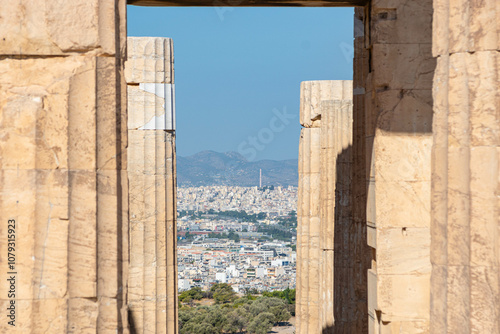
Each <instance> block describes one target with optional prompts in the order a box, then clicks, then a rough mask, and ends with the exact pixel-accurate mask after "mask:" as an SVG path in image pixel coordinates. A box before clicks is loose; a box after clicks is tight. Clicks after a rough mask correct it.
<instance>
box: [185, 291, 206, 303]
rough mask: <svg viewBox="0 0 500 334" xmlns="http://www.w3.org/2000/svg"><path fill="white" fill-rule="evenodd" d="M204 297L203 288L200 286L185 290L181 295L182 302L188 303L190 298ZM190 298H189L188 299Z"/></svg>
mask: <svg viewBox="0 0 500 334" xmlns="http://www.w3.org/2000/svg"><path fill="white" fill-rule="evenodd" d="M202 298H203V290H202V289H201V288H199V287H194V288H191V289H189V290H186V291H183V292H182V293H181V294H180V295H179V300H180V301H181V302H185V303H188V302H189V301H190V300H193V299H194V300H201V299H202ZM188 299H189V300H188Z"/></svg>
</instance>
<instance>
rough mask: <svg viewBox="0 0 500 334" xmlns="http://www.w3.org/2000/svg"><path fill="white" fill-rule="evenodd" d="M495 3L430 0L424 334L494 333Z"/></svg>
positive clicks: (498, 26) (498, 73) (499, 61)
mask: <svg viewBox="0 0 500 334" xmlns="http://www.w3.org/2000/svg"><path fill="white" fill-rule="evenodd" d="M499 31H500V7H499V4H498V1H495V0H489V1H482V2H474V1H447V0H434V20H433V46H432V52H433V55H434V56H435V57H437V68H436V72H435V75H434V83H433V85H434V86H433V98H434V115H435V116H434V121H433V164H432V234H431V235H432V239H431V261H432V276H431V329H430V331H431V333H469V332H470V333H500V324H499V322H500V314H499V312H500V311H499V303H500V286H499V284H500V272H499V261H500V256H499V223H498V221H499V218H498V214H499V201H498V195H499V189H500V188H499V143H500V123H499V121H500V116H499V115H500V113H499V112H500V95H499V84H500V80H499V78H500V56H499V54H500V52H499V49H500V39H499V35H498V33H499Z"/></svg>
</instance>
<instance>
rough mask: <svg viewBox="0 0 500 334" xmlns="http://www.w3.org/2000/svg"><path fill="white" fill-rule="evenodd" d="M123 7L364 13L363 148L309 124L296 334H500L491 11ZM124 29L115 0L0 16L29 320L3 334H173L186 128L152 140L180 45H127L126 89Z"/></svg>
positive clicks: (358, 77)
mask: <svg viewBox="0 0 500 334" xmlns="http://www.w3.org/2000/svg"><path fill="white" fill-rule="evenodd" d="M129 2H130V3H131V4H134V5H157V6H160V5H165V6H170V5H200V4H205V5H211V6H224V5H236V6H252V5H257V6H265V5H284V6H286V5H293V6H348V5H352V6H357V8H356V9H355V20H354V22H355V24H354V37H355V40H354V77H353V84H352V96H351V100H352V139H351V140H352V141H351V143H350V144H349V141H348V140H347V141H345V140H346V138H343V137H342V138H339V139H338V140H340V141H332V142H330V141H329V139H326V138H331V137H328V135H325V133H326V134H333V133H337V134H338V133H344V132H342V131H343V130H342V131H340V129H335V128H329V127H328V126H334V127H335V126H336V124H344V123H342V122H340V123H335V121H333V122H332V121H326V120H327V119H328V117H330V116H332V115H333V114H332V113H326V110H341V109H342V107H340V106H339V105H338V103H337V102H335V99H331V98H328V99H327V100H328V101H329V102H328V101H326V102H325V103H324V104H322V105H320V107H321V108H320V109H321V113H320V111H319V110H320V109H317V110H316V111H314V112H315V113H316V114H315V115H312V114H310V115H308V116H307V117H306V118H302V121H303V125H304V126H305V127H304V129H303V130H302V136H303V138H302V140H301V144H300V145H301V147H300V150H301V155H300V163H299V164H300V170H301V181H300V182H301V189H300V190H299V192H300V196H301V198H302V199H308V200H305V201H301V202H300V205H301V208H300V215H299V216H300V219H301V224H300V226H299V227H298V230H299V239H300V240H299V244H298V252H299V258H300V259H301V261H300V262H299V263H298V265H297V266H298V272H299V277H297V282H298V283H297V284H298V285H297V298H298V305H297V312H298V315H299V317H298V320H297V321H298V326H299V328H300V331H301V332H304V331H303V328H307V333H322V332H323V333H328V332H334V333H345V332H350V333H434V334H441V333H469V332H477V333H499V332H500V328H499V326H500V325H499V319H500V315H499V310H500V273H499V271H498V270H499V269H498V268H499V261H500V255H499V252H498V250H499V247H500V245H499V234H500V232H499V202H498V193H499V190H498V189H499V162H498V152H499V149H498V145H499V137H500V135H499V124H500V119H499V117H500V116H499V115H500V113H499V108H500V96H499V89H498V87H499V77H500V72H499V71H500V65H499V64H500V58H499V57H500V56H499V49H500V42H499V41H500V38H499V31H500V28H499V25H500V6H499V2H498V1H497V0H484V1H465V0H457V1H451V0H424V1H416V0H411V1H404V2H403V1H394V0H374V1H370V2H369V1H362V0H341V1H340V0H339V1H336V0H320V1H309V0H302V1H295V0H290V1H278V0H269V1H267V0H259V1H252V2H251V1H238V2H231V3H225V2H224V1H215V2H204V1H202V0H199V1H198V0H196V1H194V0H193V1H190V0H168V1H167V0H165V1H162V0H129ZM125 23H126V2H125V1H124V0H85V1H57V0H37V1H35V0H27V1H22V2H21V1H1V5H0V34H1V36H0V55H1V56H0V157H1V158H0V217H1V221H2V225H1V226H2V227H1V228H0V240H1V241H0V253H1V254H2V256H1V257H0V265H1V267H2V268H6V265H7V263H8V262H10V260H9V258H8V257H6V254H8V243H7V242H6V241H7V240H8V239H9V234H12V233H9V229H8V228H7V226H8V225H7V223H8V222H9V220H10V221H15V222H16V232H15V234H16V237H15V239H16V257H15V258H16V266H15V270H16V271H15V272H16V275H17V276H16V278H17V280H16V292H17V294H16V297H15V302H16V306H17V310H18V313H17V318H16V327H15V329H13V328H12V327H8V326H9V325H8V324H7V321H2V322H1V323H0V332H6V331H14V332H16V331H17V332H20V333H28V332H31V333H96V332H98V333H128V332H130V331H136V330H139V331H141V329H140V328H142V330H143V331H144V332H145V331H148V332H157V333H165V332H167V333H169V334H171V333H175V332H176V331H177V328H176V326H175V323H176V310H175V307H176V296H175V239H174V238H175V202H174V201H175V132H174V130H175V129H174V128H167V127H166V126H165V128H157V127H156V124H157V123H156V120H157V119H160V118H161V117H160V116H161V110H166V109H162V108H163V105H164V104H165V108H167V105H168V103H172V99H173V93H172V92H173V74H172V75H171V74H167V72H168V71H167V69H168V66H170V65H167V64H171V63H170V61H171V59H172V58H171V57H172V55H171V53H170V54H169V53H168V52H169V50H170V52H171V48H170V47H169V45H171V42H170V40H168V39H151V40H150V42H140V39H139V40H137V41H134V42H131V43H130V44H129V48H132V45H136V47H135V49H132V50H129V52H133V54H134V55H133V56H131V57H132V58H133V57H136V62H135V65H133V66H132V67H131V68H134V66H135V68H136V69H138V68H139V67H140V66H145V67H144V68H143V70H144V71H143V72H142V73H137V76H135V77H134V76H133V75H132V76H130V77H129V73H128V72H127V82H128V84H127V83H126V82H125V74H124V73H125V72H124V70H125V60H126V58H127V54H126V29H125V27H126V24H125ZM141 43H143V44H141ZM148 43H151V44H148ZM141 45H142V46H141ZM147 45H152V46H153V45H154V47H152V48H151V49H148V47H146V46H147ZM169 48H170V49H169ZM136 51H137V52H139V53H140V52H142V53H143V55H142V56H141V55H138V54H135V53H134V52H136ZM162 52H167V53H163V54H162ZM129 54H130V53H129ZM157 56H158V57H157ZM162 56H163V60H160V58H161V57H162ZM141 57H143V58H142V59H145V60H144V62H143V65H140V59H141ZM148 57H149V58H148ZM146 59H147V60H146ZM132 63H134V62H133V61H131V62H130V64H132ZM153 63H154V64H155V65H151V64H153ZM148 66H155V68H154V70H152V69H151V70H150V71H147V70H146V68H147V67H148ZM156 66H158V67H156ZM127 71H128V70H127ZM141 71H142V70H141ZM168 73H170V72H168ZM172 73H173V72H172ZM170 75H171V76H170ZM146 76H148V77H146ZM322 84H323V83H321V84H319V85H322ZM141 85H142V86H141ZM304 85H311V87H312V86H313V83H309V84H304ZM141 87H142V88H141ZM169 89H170V90H169ZM311 89H312V88H311ZM343 89H344V88H343ZM127 90H129V91H130V92H131V93H129V97H130V99H129V101H128V105H129V107H128V108H127ZM168 90H169V92H170V93H168V94H167V91H168ZM161 92H163V96H160V95H161V94H162V93H161ZM169 97H170V102H167V100H168V98H169ZM142 98H143V99H144V100H143V102H144V103H143V104H142V105H141V103H140V102H139V101H140V99H142ZM341 100H342V101H345V100H349V99H348V98H347V99H346V98H344V97H343V98H342V99H341ZM343 103H344V102H341V103H340V104H341V105H342V104H343ZM344 104H345V105H347V104H348V103H347V102H346V103H344ZM338 108H340V109H338ZM127 109H128V110H127ZM132 109H134V110H132ZM153 110H154V111H153ZM323 110H325V114H323ZM171 111H173V108H171V109H170V112H171ZM132 112H134V113H133V114H132ZM148 115H149V116H154V117H155V121H154V122H153V123H154V126H153V123H148V122H149V120H150V119H147V118H148V117H149V116H148ZM170 115H171V116H173V113H171V114H170ZM320 115H321V116H320ZM136 116H137V117H139V118H136ZM166 116H167V114H165V117H164V118H163V119H162V121H163V123H162V121H159V123H158V124H163V125H165V124H166V120H167V117H166ZM140 117H142V120H143V121H144V120H146V122H144V124H139V123H136V121H138V120H139V119H140ZM320 118H321V119H320ZM171 120H172V121H173V119H172V117H171ZM304 120H306V122H304ZM323 121H325V122H323ZM146 123H148V124H146ZM323 123H324V124H323ZM127 124H128V126H127ZM172 124H173V123H172ZM328 124H330V125H328ZM325 126H326V128H325ZM141 127H143V128H142V129H141ZM335 138H337V137H335ZM347 139H348V138H347ZM162 140H164V141H162ZM153 142H154V144H153ZM340 142H342V143H345V144H346V145H347V146H346V147H345V148H344V146H343V145H344V144H342V150H341V151H339V149H338V148H339V146H335V145H337V144H338V143H340ZM349 145H350V147H351V149H350V151H349ZM127 146H128V148H127ZM141 150H142V151H141ZM344 151H345V153H346V154H345V155H344ZM141 152H144V153H146V152H148V153H147V155H144V156H143V157H142V159H143V160H141V157H140V153H141ZM328 152H329V153H328ZM127 155H130V156H129V157H127ZM163 157H165V158H163ZM163 159H164V160H163ZM130 166H134V167H133V168H130ZM332 173H333V175H332ZM153 180H154V181H153ZM333 180H335V181H334V182H333ZM349 181H350V182H349ZM162 182H164V186H163V183H162ZM307 182H308V183H307ZM129 184H130V190H129ZM149 185H150V186H151V187H149ZM153 193H154V194H155V196H156V197H155V199H158V200H157V201H155V202H154V203H153V202H151V201H149V200H148V201H147V203H145V202H144V200H142V199H141V198H143V197H141V196H146V197H147V198H150V197H151V198H152V196H153V195H152V194H153ZM339 193H342V194H349V193H350V195H349V196H348V198H350V201H349V200H346V199H345V198H344V197H343V196H339V195H338V194H339ZM334 194H335V196H334ZM136 196H137V197H136ZM148 196H150V197H148ZM144 198H145V197H144ZM164 199H165V201H164ZM141 201H142V202H141ZM332 202H333V203H335V206H332ZM337 202H341V203H340V205H342V206H341V207H339V213H338V215H337V211H336V210H337V209H336V208H337ZM129 204H130V207H129ZM146 204H147V205H146ZM332 208H333V210H335V211H333V213H332V211H331V210H332ZM340 209H341V210H340ZM324 210H326V211H324ZM328 210H330V211H328ZM332 215H333V221H332ZM129 217H130V220H129ZM162 222H165V228H163V225H162ZM129 228H130V230H129ZM141 228H142V230H141ZM170 229H171V230H170ZM152 239H154V240H152ZM129 240H130V242H131V243H130V244H129ZM337 241H338V242H337ZM141 242H142V244H141ZM153 244H154V246H155V247H154V249H153V247H152V246H153ZM141 245H142V248H141ZM332 246H333V247H332ZM162 247H164V248H162ZM162 249H164V250H165V251H164V252H163V250H162ZM129 254H130V259H129ZM332 255H333V262H332ZM155 256H156V257H157V260H158V262H151V261H152V259H153V258H154V257H155ZM332 263H333V264H332ZM332 265H333V274H332V267H331V266H332ZM129 272H130V274H129ZM6 275H7V274H6V271H3V272H2V274H1V281H2V282H6V279H7V278H8V277H7V276H6ZM141 275H142V276H141ZM332 279H333V287H332ZM8 289H9V286H8V285H7V284H3V283H2V284H0V306H1V307H2V308H3V309H6V308H7V305H10V302H11V299H10V298H9V297H8V293H7V292H8ZM163 310H165V312H163ZM332 310H333V316H332ZM163 313H166V315H163ZM2 319H4V320H6V318H2ZM146 322H147V323H146ZM148 326H151V327H148Z"/></svg>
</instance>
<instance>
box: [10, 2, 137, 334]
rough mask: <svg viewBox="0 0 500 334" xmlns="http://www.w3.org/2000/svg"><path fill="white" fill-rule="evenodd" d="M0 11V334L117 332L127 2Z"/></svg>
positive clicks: (123, 314)
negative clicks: (11, 311)
mask: <svg viewBox="0 0 500 334" xmlns="http://www.w3.org/2000/svg"><path fill="white" fill-rule="evenodd" d="M0 7H1V12H2V14H1V16H2V18H1V19H0V31H1V35H2V38H1V39H0V40H1V42H0V55H1V57H0V221H1V227H0V253H1V256H0V263H1V266H2V271H1V274H0V280H1V281H2V284H0V308H1V309H2V310H3V311H2V312H3V314H2V321H1V323H0V332H2V333H15V332H19V333H124V332H128V319H127V306H126V294H127V284H126V279H127V268H128V228H127V225H128V217H127V213H128V190H127V174H126V167H127V160H126V154H125V153H126V146H127V131H126V101H125V97H126V94H125V81H124V78H123V71H122V68H123V64H122V58H123V57H124V50H125V35H126V24H125V13H126V3H125V1H104V0H89V1H78V2H76V1H49V0H39V1H38V0H37V1H29V0H28V1H23V2H21V1H2V3H1V5H0ZM9 220H12V221H15V232H12V233H11V232H9V231H8V229H7V222H8V221H9ZM8 232H9V233H8ZM8 234H10V235H15V237H12V238H11V239H13V240H15V245H14V244H13V246H11V247H12V249H11V250H8V246H9V245H8V243H7V239H8ZM8 252H11V253H14V254H15V257H14V258H13V259H14V261H13V264H12V267H11V268H10V269H9V271H10V272H12V273H11V274H9V277H10V276H14V277H15V284H14V285H15V297H13V298H12V299H11V298H9V297H8V291H7V290H9V289H10V287H9V286H8V285H7V284H5V282H6V279H7V276H6V275H7V263H8V262H7V254H8ZM12 300H14V301H15V308H16V315H15V327H14V326H11V325H9V324H8V323H7V318H6V317H5V314H6V312H7V311H6V310H7V307H8V306H9V305H11V301H12Z"/></svg>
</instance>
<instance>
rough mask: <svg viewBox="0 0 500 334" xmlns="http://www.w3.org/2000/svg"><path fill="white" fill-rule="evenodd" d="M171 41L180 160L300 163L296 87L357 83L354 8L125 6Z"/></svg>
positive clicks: (139, 28)
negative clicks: (221, 156) (230, 156)
mask: <svg viewBox="0 0 500 334" xmlns="http://www.w3.org/2000/svg"><path fill="white" fill-rule="evenodd" d="M127 10H128V15H127V16H128V35H129V36H158V37H170V38H173V41H174V57H175V86H176V87H175V89H176V111H177V115H176V117H177V153H178V154H179V155H181V156H187V155H191V154H194V153H196V152H199V151H204V150H213V151H218V152H226V151H236V152H239V153H241V154H243V155H244V156H245V157H246V158H247V159H249V160H260V159H273V160H283V159H296V158H297V156H298V143H299V134H300V124H299V117H298V115H299V97H300V95H299V94H300V82H301V81H306V80H348V79H352V55H353V53H352V44H353V28H352V26H353V14H354V10H353V8H285V7H282V8H244V7H237V8H221V7H191V8H186V7H136V6H128V8H127Z"/></svg>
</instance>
